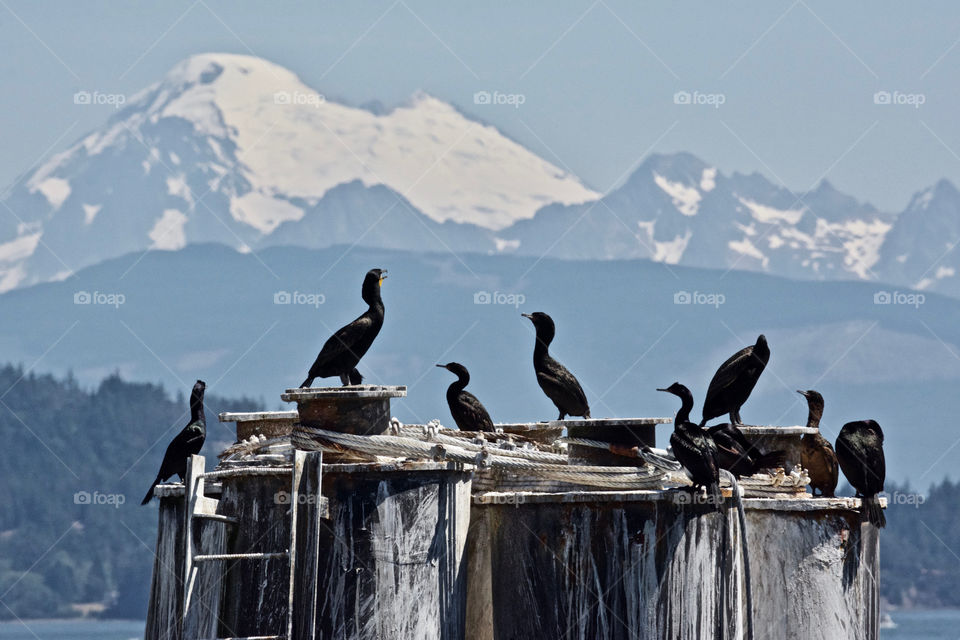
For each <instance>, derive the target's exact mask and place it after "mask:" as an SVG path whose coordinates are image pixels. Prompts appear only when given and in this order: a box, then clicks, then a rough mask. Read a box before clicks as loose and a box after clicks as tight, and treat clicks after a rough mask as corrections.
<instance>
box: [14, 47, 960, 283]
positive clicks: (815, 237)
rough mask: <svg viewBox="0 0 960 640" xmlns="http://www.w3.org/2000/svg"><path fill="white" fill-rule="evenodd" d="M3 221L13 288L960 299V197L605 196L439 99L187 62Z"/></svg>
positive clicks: (655, 192)
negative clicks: (380, 287) (418, 285)
mask: <svg viewBox="0 0 960 640" xmlns="http://www.w3.org/2000/svg"><path fill="white" fill-rule="evenodd" d="M3 204H4V205H5V206H6V207H7V208H9V209H10V210H11V211H13V213H14V215H11V216H5V217H0V291H6V290H9V289H12V288H16V287H22V286H25V285H28V284H31V283H35V282H40V281H47V280H59V279H63V278H66V277H68V276H69V275H70V274H71V273H72V272H73V271H75V270H77V269H79V268H81V267H84V266H86V265H90V264H93V263H96V262H100V261H102V260H105V259H107V258H111V257H115V256H118V255H122V254H124V253H130V252H144V251H148V250H179V249H182V248H183V247H185V246H187V245H188V244H192V243H199V242H220V243H227V244H229V245H231V246H233V247H234V248H236V249H238V250H240V251H251V250H253V249H260V248H264V247H268V246H274V245H299V246H304V247H311V248H320V247H326V246H330V245H332V244H340V243H346V244H351V245H352V244H361V245H366V246H373V247H383V248H396V249H418V250H424V251H441V252H445V251H457V252H460V251H471V252H481V253H517V254H522V255H536V256H538V257H539V256H552V257H556V258H564V259H594V260H595V259H629V258H647V259H651V260H654V261H657V262H662V263H665V264H678V265H687V266H695V267H706V268H712V269H724V270H727V269H739V270H754V271H763V272H768V273H772V274H776V275H781V276H788V277H792V278H799V279H863V280H875V281H878V282H889V283H891V284H893V285H896V286H902V287H914V288H919V289H925V290H930V291H938V292H943V293H948V294H950V295H958V296H960V278H958V276H957V274H958V273H960V256H958V255H955V254H954V251H953V248H954V245H955V244H956V243H957V242H958V241H960V215H958V213H960V192H958V191H957V190H956V189H955V188H954V187H953V185H952V184H950V183H949V182H947V181H941V182H940V183H937V184H936V185H935V186H934V187H931V188H930V189H927V190H924V191H922V192H920V193H918V194H917V195H916V196H915V197H914V199H913V201H912V202H911V203H910V205H909V206H908V208H907V210H906V211H904V212H903V213H902V214H900V215H899V216H896V215H892V214H889V213H884V212H881V211H878V210H876V209H875V208H874V207H873V206H871V205H870V204H867V203H864V202H860V201H858V200H856V199H855V198H853V197H851V196H849V195H847V194H844V193H841V192H840V191H838V190H837V189H835V188H834V187H833V186H832V185H830V184H829V183H828V182H825V181H824V182H822V183H821V184H820V185H818V186H817V187H816V188H814V189H813V190H811V191H807V192H803V193H793V192H791V191H789V190H788V189H786V188H783V187H782V186H778V185H776V184H773V183H771V182H770V181H769V180H767V179H766V178H765V177H764V176H762V175H760V174H757V173H754V174H750V175H744V174H740V173H733V174H724V173H723V172H722V171H721V170H719V169H718V168H717V167H716V166H713V165H710V164H708V163H705V162H703V161H702V160H700V159H699V158H697V157H695V156H693V155H691V154H689V153H675V154H655V155H651V156H650V157H648V158H647V159H646V160H645V161H644V163H643V164H642V165H641V166H640V167H639V168H638V169H637V170H636V171H635V172H634V173H633V174H632V175H631V176H629V177H628V179H627V180H626V181H625V183H624V184H622V185H621V186H619V187H618V188H616V189H614V190H613V191H611V192H609V193H607V194H605V195H603V196H602V197H601V196H600V194H597V193H595V192H593V191H591V190H590V189H589V188H587V187H585V186H584V185H583V184H582V183H581V182H579V181H578V180H577V178H576V177H575V176H572V175H570V174H567V173H565V172H563V171H561V170H560V169H558V168H557V167H555V166H553V165H552V164H550V163H548V162H546V161H545V160H543V159H542V158H540V157H538V156H536V155H535V154H533V153H532V152H530V151H528V150H527V149H525V148H523V147H522V146H520V145H519V144H517V143H516V142H514V141H512V140H510V139H508V138H507V137H505V136H504V135H502V134H500V133H499V132H498V131H497V130H496V129H495V128H494V127H492V126H489V125H485V124H482V123H479V122H476V121H474V120H471V119H469V118H467V117H466V116H464V115H463V114H462V113H460V112H459V111H458V110H457V109H456V108H454V107H453V106H451V105H449V104H447V103H445V102H443V101H441V100H439V99H437V98H434V97H432V96H430V95H427V94H424V93H418V94H416V95H414V96H413V97H412V98H411V100H410V101H409V102H408V103H407V104H404V105H401V106H398V107H395V108H393V109H387V108H384V107H383V106H382V105H372V106H371V107H369V108H357V107H352V106H348V105H345V104H340V103H337V102H334V101H330V100H327V99H325V98H324V96H323V95H321V94H320V93H318V92H317V91H315V90H314V89H312V88H310V87H308V86H306V85H305V84H303V83H302V82H301V81H300V80H299V79H298V78H297V77H296V75H294V74H293V73H292V72H290V71H288V70H286V69H284V68H282V67H280V66H277V65H275V64H272V63H270V62H267V61H265V60H262V59H259V58H255V57H251V56H242V55H228V54H203V55H197V56H193V57H190V58H188V59H186V60H184V61H182V62H180V63H179V64H177V65H176V66H175V67H174V68H173V69H171V70H170V72H169V73H167V74H166V75H165V76H164V77H163V79H161V80H160V81H159V82H157V83H156V84H154V85H151V86H150V87H147V88H146V89H144V90H143V91H141V92H139V93H138V94H137V95H135V96H132V97H131V98H130V99H128V100H127V102H126V106H125V107H124V108H123V109H121V110H119V111H118V112H117V113H116V114H115V115H114V116H113V117H112V118H111V119H110V120H109V121H107V122H106V123H105V125H104V126H103V127H102V128H100V129H98V130H96V131H94V132H92V133H90V134H89V135H87V136H85V137H84V138H83V139H81V140H80V141H79V142H77V143H76V144H74V145H73V146H71V147H70V148H68V149H67V150H65V151H63V152H61V153H58V154H56V155H55V156H53V157H52V158H50V159H49V160H48V161H47V162H46V163H45V164H43V165H42V166H41V167H39V168H38V169H36V170H35V171H33V172H32V173H31V174H29V175H27V176H25V179H24V180H23V181H22V182H21V183H19V184H18V185H17V186H16V187H15V188H14V189H12V190H11V191H10V194H9V196H8V197H7V198H6V200H5V201H4V203H3Z"/></svg>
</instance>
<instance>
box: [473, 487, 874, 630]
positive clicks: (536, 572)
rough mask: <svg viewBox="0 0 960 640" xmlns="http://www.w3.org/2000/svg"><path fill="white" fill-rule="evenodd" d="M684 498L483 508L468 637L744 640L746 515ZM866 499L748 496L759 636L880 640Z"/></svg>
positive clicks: (603, 498)
mask: <svg viewBox="0 0 960 640" xmlns="http://www.w3.org/2000/svg"><path fill="white" fill-rule="evenodd" d="M685 494H686V492H684V491H682V490H672V491H666V492H664V491H627V492H606V491H604V492H584V491H579V492H568V493H555V494H542V493H540V494H537V493H524V492H511V493H486V494H481V495H477V496H475V497H474V509H473V512H472V514H471V523H470V535H469V539H468V548H467V555H468V558H469V575H470V585H469V597H468V607H467V630H468V633H467V636H466V637H467V638H468V639H469V640H501V639H504V638H570V639H582V640H588V639H589V640H614V639H616V640H621V639H622V640H627V639H629V640H653V639H656V640H664V639H670V640H700V639H702V638H717V639H740V638H745V637H746V635H745V631H746V615H747V609H746V599H745V587H746V584H745V580H746V578H745V575H744V570H743V568H744V564H743V545H742V544H741V533H742V532H741V529H740V526H739V523H738V522H737V517H736V511H735V510H734V509H732V508H730V504H729V503H730V501H727V507H728V508H727V509H725V511H724V512H723V513H717V512H714V511H712V506H710V505H703V504H692V503H691V501H690V499H689V497H688V494H686V495H685ZM858 506H859V500H854V499H852V498H847V499H837V500H826V499H824V500H821V499H807V498H797V499H768V498H763V499H747V500H745V507H746V513H747V549H748V552H749V553H750V564H751V568H752V571H751V587H752V589H753V603H754V606H753V612H752V613H753V626H754V634H755V635H754V637H755V638H757V639H762V638H784V639H796V640H809V639H820V638H822V639H824V640H826V639H831V640H836V639H841V638H843V639H851V640H853V639H856V640H860V639H864V640H874V639H875V638H877V620H878V616H879V608H878V598H877V593H878V591H877V584H876V570H877V546H878V545H877V532H876V529H874V528H873V527H872V526H870V525H864V526H863V528H862V529H861V527H860V516H859V512H858V511H857V510H856V509H857V508H858Z"/></svg>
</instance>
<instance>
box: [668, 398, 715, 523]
mask: <svg viewBox="0 0 960 640" xmlns="http://www.w3.org/2000/svg"><path fill="white" fill-rule="evenodd" d="M657 391H665V392H667V393H672V394H673V395H675V396H677V397H678V398H680V401H681V402H682V405H681V406H680V411H678V412H677V417H676V418H675V419H674V421H673V433H672V434H670V446H671V447H673V455H674V456H675V457H676V458H677V460H678V461H679V462H680V464H682V465H683V466H684V468H685V469H686V470H687V471H688V472H690V477H691V478H692V479H693V489H694V491H696V490H697V489H699V488H700V487H706V488H707V493H708V494H709V495H710V496H711V500H712V502H713V504H714V505H715V506H716V508H717V511H720V510H721V508H722V503H723V498H722V496H721V494H720V466H719V465H718V464H717V459H716V456H717V445H716V444H715V443H714V441H713V438H711V437H710V434H708V433H707V432H706V431H705V430H704V429H702V428H701V427H699V426H697V425H696V424H695V423H693V422H690V411H691V410H693V394H692V393H690V389H687V388H686V387H685V386H683V385H682V384H680V383H679V382H674V383H673V384H672V385H670V386H669V387H667V388H666V389H657Z"/></svg>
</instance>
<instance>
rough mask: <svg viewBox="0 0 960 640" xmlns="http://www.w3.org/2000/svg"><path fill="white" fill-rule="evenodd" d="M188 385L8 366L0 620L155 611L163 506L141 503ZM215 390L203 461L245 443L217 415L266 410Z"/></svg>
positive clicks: (179, 421)
mask: <svg viewBox="0 0 960 640" xmlns="http://www.w3.org/2000/svg"><path fill="white" fill-rule="evenodd" d="M185 382H186V384H185V387H184V389H178V390H177V393H176V394H175V397H174V398H171V397H170V394H169V393H168V392H167V391H166V390H165V389H164V388H163V387H161V386H158V385H155V384H142V383H131V382H124V381H123V380H122V379H120V377H119V376H118V375H112V376H110V377H108V378H106V379H105V380H104V381H103V382H102V383H101V384H100V385H99V387H97V388H96V389H94V390H88V389H84V388H82V387H80V386H79V385H78V384H77V382H76V381H75V380H74V379H73V377H72V376H67V377H66V378H65V379H56V378H54V377H51V376H48V375H39V376H38V375H34V374H32V373H25V372H24V370H23V368H22V367H16V366H3V367H0V487H2V488H3V492H2V494H0V620H8V619H13V618H14V616H16V617H18V618H23V619H27V618H50V617H61V616H77V615H78V612H77V610H76V609H75V608H74V607H72V606H71V605H74V604H97V605H104V607H105V608H104V610H103V613H102V614H101V615H104V616H109V617H116V618H135V619H136V618H143V617H144V616H145V615H146V610H147V597H148V592H149V589H150V576H151V572H152V570H153V559H154V556H153V554H154V545H155V543H156V528H157V511H156V508H155V507H140V506H139V504H140V499H141V498H142V497H143V494H144V492H146V490H147V488H148V487H149V486H150V481H151V480H153V477H154V476H155V475H156V472H157V468H158V467H159V464H160V460H161V458H162V457H163V452H164V450H165V449H166V446H167V443H168V442H169V440H170V439H171V438H172V437H173V436H174V435H175V434H176V433H177V431H179V430H180V429H181V428H182V427H183V425H185V424H186V423H187V422H188V420H189V416H190V414H189V410H188V407H187V402H186V399H185V397H184V393H188V392H189V390H190V387H191V386H192V385H193V382H194V381H193V380H186V381H185ZM208 382H210V381H208ZM210 391H211V392H212V394H208V395H207V399H206V409H207V425H208V436H207V443H206V445H205V447H204V450H203V454H204V455H206V456H207V458H208V460H209V459H210V458H213V459H214V460H215V459H216V454H217V453H218V452H219V451H220V450H221V449H222V448H223V445H224V444H226V443H228V442H233V440H234V439H235V438H234V435H235V434H231V429H230V428H228V427H232V426H233V425H220V424H219V423H218V422H217V417H216V414H217V413H219V412H221V411H240V410H243V411H250V410H260V409H263V408H264V407H263V401H256V400H251V399H241V400H233V401H226V400H223V399H222V398H218V397H217V396H216V389H210ZM271 408H275V407H271ZM98 608H99V607H96V606H95V607H93V610H94V611H96V610H97V609H98Z"/></svg>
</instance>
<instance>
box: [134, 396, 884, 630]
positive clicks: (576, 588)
mask: <svg viewBox="0 0 960 640" xmlns="http://www.w3.org/2000/svg"><path fill="white" fill-rule="evenodd" d="M405 393H406V389H405V387H378V386H362V387H346V388H337V389H290V390H288V391H287V392H286V393H285V394H283V396H282V398H283V399H284V400H286V401H288V402H295V403H296V404H297V411H296V412H290V411H288V412H262V413H243V414H237V413H234V414H223V415H221V420H222V421H232V422H236V424H237V438H238V444H236V445H234V446H232V447H231V448H230V449H228V451H227V452H226V454H224V456H223V461H222V462H221V463H220V465H219V466H218V467H217V468H216V469H211V470H206V469H205V468H204V461H203V458H199V457H196V456H195V457H194V458H193V459H192V460H191V462H190V465H189V468H188V474H187V480H186V488H184V487H183V486H181V485H161V486H160V487H158V488H157V496H158V498H159V502H160V516H159V517H160V530H159V532H158V538H157V559H156V562H155V566H154V577H153V585H152V597H151V602H150V610H149V613H148V619H147V633H146V640H161V639H162V640H201V639H203V640H207V639H212V638H233V639H235V640H251V639H253V638H256V639H258V640H267V639H271V638H272V639H276V640H279V639H280V638H286V639H287V640H314V639H316V638H337V639H346V640H368V639H369V640H373V639H380V638H402V639H406V638H416V639H419V638H431V639H432V638H441V639H444V640H461V639H467V640H507V639H511V640H512V639H526V638H537V639H540V638H570V639H576V638H579V639H584V640H586V639H590V640H648V639H657V640H661V639H669V640H692V639H700V638H714V639H724V640H726V639H731V640H740V639H746V638H747V637H748V636H747V629H748V627H749V626H750V625H752V628H753V631H754V636H753V637H754V638H756V639H757V640H760V639H764V638H786V639H796V640H809V639H819V638H822V639H824V640H826V639H829V640H834V639H838V638H844V639H846V638H849V639H854V640H876V639H877V638H878V633H879V631H878V620H879V605H878V601H879V597H878V594H879V589H878V583H877V570H878V566H879V564H878V549H879V539H878V533H877V530H876V529H875V528H873V527H872V526H871V525H869V524H862V523H861V518H860V513H859V506H860V504H859V500H856V499H852V498H835V499H827V498H811V497H809V496H807V495H806V494H801V495H798V493H797V492H798V491H800V490H802V486H803V483H804V482H805V476H804V475H803V474H802V473H793V474H792V475H791V474H784V473H783V472H780V473H779V474H778V475H759V476H755V477H753V478H749V479H747V478H745V479H743V481H744V486H745V487H748V488H749V489H750V491H751V492H752V493H750V494H749V495H758V494H759V495H763V496H768V495H769V497H762V498H747V499H744V500H743V504H744V508H745V515H746V517H745V520H744V522H745V527H744V525H743V524H742V523H741V520H740V519H739V518H738V513H737V511H736V509H735V508H734V507H733V500H732V499H730V497H729V496H730V490H728V489H725V490H724V493H725V495H726V496H727V498H726V500H725V502H724V505H723V508H722V510H721V511H716V510H715V509H714V505H712V504H709V503H707V501H704V500H702V499H700V498H701V497H702V496H701V495H700V494H696V495H694V494H691V493H690V492H689V491H687V490H684V489H679V488H671V489H663V488H662V487H664V486H667V487H671V486H674V485H676V484H680V483H682V482H684V479H683V478H682V477H681V478H678V477H676V476H671V477H667V476H665V474H664V473H663V472H662V471H656V470H654V469H652V468H648V467H639V466H638V465H640V464H641V463H640V461H639V459H637V458H630V459H628V458H627V457H625V456H623V455H617V454H615V453H613V452H611V451H609V450H607V449H605V448H604V445H603V443H608V444H611V445H615V446H616V447H623V449H619V450H620V451H624V450H626V449H629V448H630V447H632V446H637V445H647V446H655V444H656V443H655V437H654V435H655V434H654V428H655V425H656V424H660V423H663V422H669V420H667V419H663V418H643V419H635V420H594V421H579V420H577V421H564V422H550V423H540V424H534V425H503V427H504V431H505V432H508V433H512V434H514V435H513V436H512V437H509V440H510V441H509V442H507V441H506V440H507V438H506V437H502V438H500V442H495V440H497V438H498V437H497V436H490V437H489V438H484V439H478V440H475V441H474V440H471V438H470V437H469V436H468V437H466V438H464V439H461V440H457V439H453V438H451V436H450V433H451V432H449V431H443V433H438V431H437V428H436V425H428V426H427V427H417V426H407V427H404V426H403V425H400V424H399V423H396V424H393V425H391V423H390V399H391V398H395V397H402V396H403V395H405ZM564 430H566V431H567V435H568V438H569V439H568V440H567V442H568V443H569V451H568V453H569V455H568V456H567V454H564V453H563V450H562V448H557V447H549V446H547V447H544V446H543V444H549V443H552V442H553V441H554V440H556V438H558V437H559V435H560V433H561V432H562V431H564ZM744 431H745V433H746V435H747V437H748V438H750V439H752V440H755V441H757V442H758V443H759V445H760V446H761V448H762V449H765V450H768V449H784V450H785V451H787V457H788V459H790V460H791V462H793V461H798V460H799V453H798V452H799V449H798V446H799V438H800V436H801V435H803V434H804V433H806V432H807V430H806V428H804V427H790V428H778V427H746V428H744ZM385 434H386V435H385ZM520 436H522V437H520ZM578 439H579V444H578V443H577V441H578ZM588 441H592V444H594V445H597V444H598V443H600V444H599V445H598V446H587V445H588V444H591V442H588ZM531 442H533V443H541V444H531ZM294 445H296V446H297V447H299V449H296V450H295V449H294V448H293V446H294ZM321 451H323V452H322V453H321ZM398 456H399V457H398ZM404 456H409V457H404ZM565 456H566V457H565ZM794 458H796V460H794ZM455 460H456V461H455ZM584 464H586V465H592V466H577V465H584ZM596 465H600V466H596ZM612 466H615V467H617V468H610V467H612ZM578 474H579V475H578ZM601 476H602V477H601ZM475 478H476V480H477V481H476V482H474V481H473V480H474V479H475ZM798 478H799V479H798ZM591 482H592V483H594V484H593V485H590V484H589V483H591ZM581 483H584V484H581ZM603 483H607V484H603ZM623 483H627V486H630V487H632V489H631V490H626V489H615V488H614V487H622V486H624V485H623ZM664 483H666V484H664ZM598 486H605V487H608V488H607V489H604V490H601V489H599V488H594V487H598ZM649 487H655V489H653V490H651V489H649ZM744 537H745V538H746V545H744ZM748 557H749V567H750V570H749V571H748V569H747V566H748V563H747V558H748ZM748 587H749V592H750V593H752V603H753V606H752V607H750V606H749V604H748V602H749V599H748V598H747V593H748Z"/></svg>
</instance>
